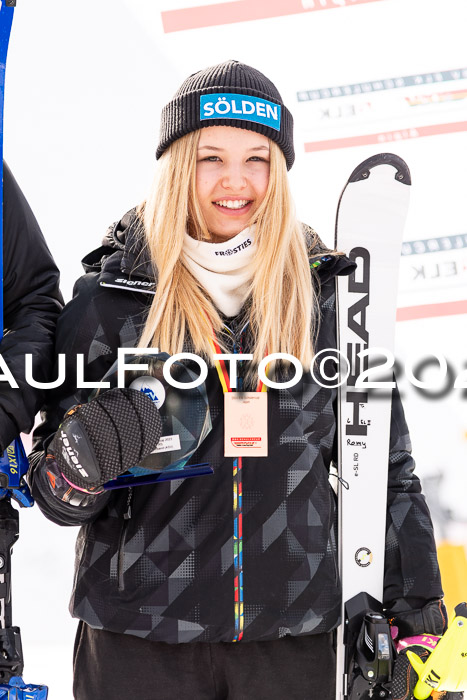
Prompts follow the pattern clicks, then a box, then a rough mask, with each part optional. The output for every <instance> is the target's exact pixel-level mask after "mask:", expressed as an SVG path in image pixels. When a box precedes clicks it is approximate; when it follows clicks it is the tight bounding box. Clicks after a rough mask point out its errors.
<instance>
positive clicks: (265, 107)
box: [156, 61, 295, 170]
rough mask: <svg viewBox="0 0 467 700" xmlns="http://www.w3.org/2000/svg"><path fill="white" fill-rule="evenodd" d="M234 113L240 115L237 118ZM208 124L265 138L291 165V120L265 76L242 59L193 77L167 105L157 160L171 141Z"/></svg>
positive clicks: (162, 120) (292, 154)
mask: <svg viewBox="0 0 467 700" xmlns="http://www.w3.org/2000/svg"><path fill="white" fill-rule="evenodd" d="M234 115H236V116H234ZM207 126H235V127H237V128H240V129H249V130H250V131H257V132H258V133H260V134H264V136H267V137H268V138H270V139H271V140H272V141H275V142H276V143H277V145H278V146H279V147H280V148H281V149H282V151H283V153H284V156H285V160H286V163H287V170H290V168H291V167H292V165H293V162H294V160H295V153H294V147H293V118H292V115H291V114H290V112H289V110H288V109H287V107H285V105H284V104H283V102H282V98H281V96H280V94H279V92H278V90H277V88H276V86H275V85H274V84H273V83H271V81H270V80H268V78H266V76H265V75H263V74H262V73H260V72H259V71H258V70H256V69H255V68H252V67H251V66H247V65H245V63H240V62H239V61H225V63H220V64H219V65H217V66H211V67H210V68H206V69H205V70H201V71H199V72H198V73H194V74H193V75H191V76H190V77H189V78H187V80H185V82H184V83H183V84H182V85H181V86H180V88H179V89H178V90H177V92H176V93H175V95H174V97H173V99H172V100H171V101H170V102H169V103H168V104H167V105H165V107H164V108H163V110H162V117H161V134H160V142H159V145H158V147H157V151H156V158H160V156H161V155H162V154H163V153H164V151H165V150H166V149H167V148H168V146H170V144H171V143H172V142H173V141H176V140H177V139H179V138H181V137H182V136H185V134H189V133H190V132H191V131H196V130H197V129H202V128H203V127H207Z"/></svg>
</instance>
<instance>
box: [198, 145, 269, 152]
mask: <svg viewBox="0 0 467 700" xmlns="http://www.w3.org/2000/svg"><path fill="white" fill-rule="evenodd" d="M205 148H207V149H208V150H209V151H223V150H224V149H223V148H217V146H208V145H206V146H199V147H198V150H199V151H202V150H204V149H205ZM248 150H249V151H269V146H254V147H253V148H249V149H248Z"/></svg>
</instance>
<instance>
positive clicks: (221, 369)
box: [210, 331, 268, 394]
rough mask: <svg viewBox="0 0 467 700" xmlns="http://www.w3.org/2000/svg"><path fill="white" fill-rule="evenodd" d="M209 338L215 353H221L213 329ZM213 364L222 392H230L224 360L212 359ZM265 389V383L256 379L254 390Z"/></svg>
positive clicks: (228, 377)
mask: <svg viewBox="0 0 467 700" xmlns="http://www.w3.org/2000/svg"><path fill="white" fill-rule="evenodd" d="M210 340H211V345H212V347H213V349H214V350H215V354H216V355H220V354H222V351H221V349H220V346H219V343H218V342H217V340H216V339H215V336H214V331H213V335H212V338H211V339H210ZM214 364H215V367H216V370H217V374H218V376H219V381H220V383H221V386H222V389H223V391H224V394H226V393H228V392H231V391H232V387H231V386H230V376H229V373H228V371H227V367H226V365H225V360H221V359H218V358H216V359H215V360H214ZM267 390H268V388H267V386H266V384H264V383H263V382H262V381H261V380H260V379H258V385H257V387H256V391H260V392H265V391H267Z"/></svg>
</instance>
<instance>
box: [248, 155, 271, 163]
mask: <svg viewBox="0 0 467 700" xmlns="http://www.w3.org/2000/svg"><path fill="white" fill-rule="evenodd" d="M248 160H252V161H253V162H259V163H269V160H268V159H267V158H261V156H251V157H250V158H248Z"/></svg>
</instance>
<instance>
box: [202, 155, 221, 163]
mask: <svg viewBox="0 0 467 700" xmlns="http://www.w3.org/2000/svg"><path fill="white" fill-rule="evenodd" d="M199 162H200V163H217V162H220V158H219V156H207V157H206V158H201V159H200V160H199Z"/></svg>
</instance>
